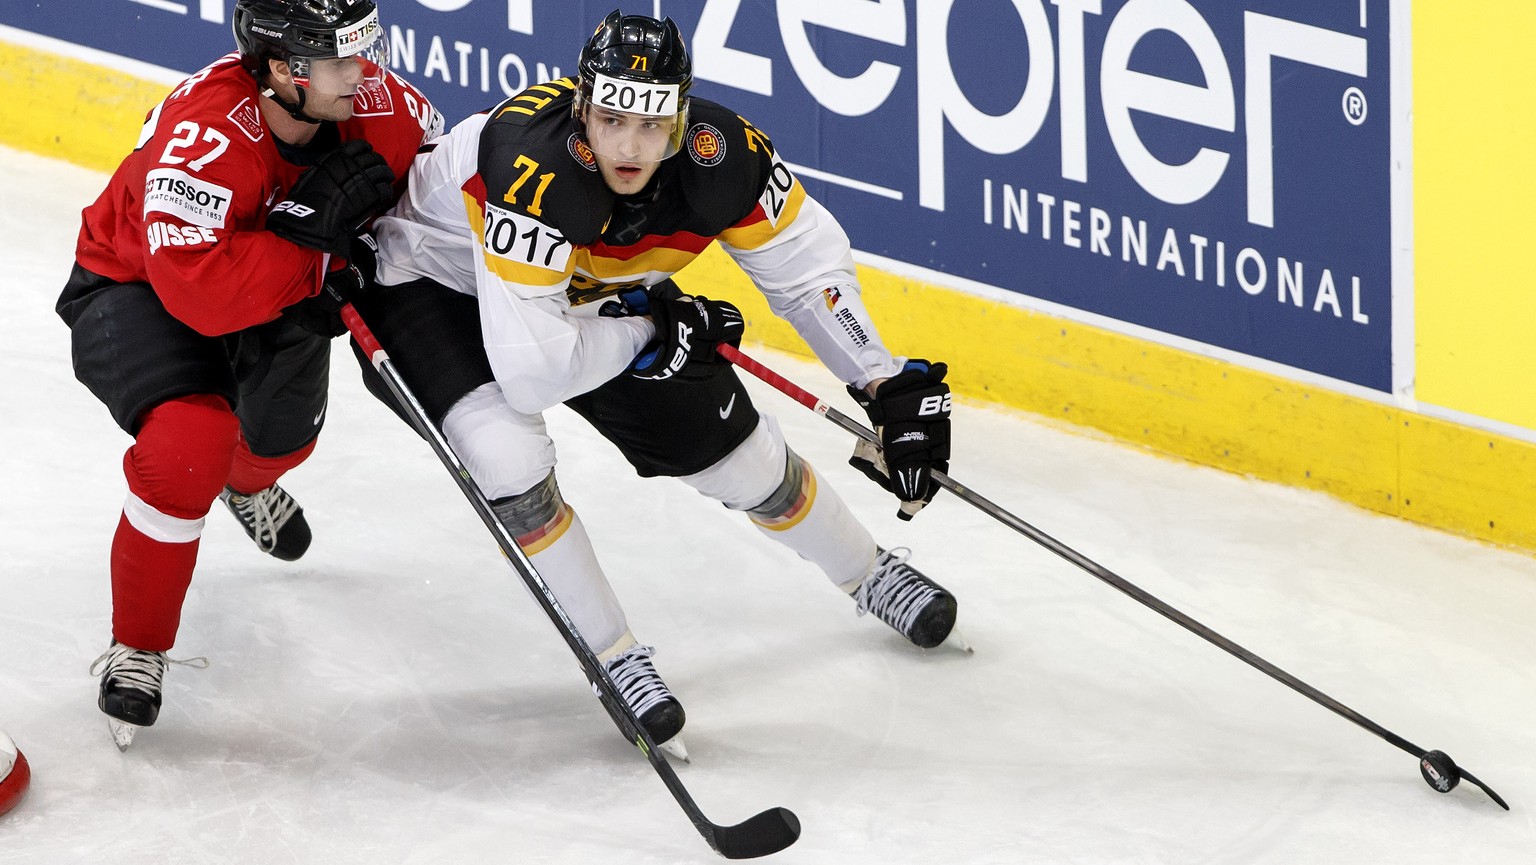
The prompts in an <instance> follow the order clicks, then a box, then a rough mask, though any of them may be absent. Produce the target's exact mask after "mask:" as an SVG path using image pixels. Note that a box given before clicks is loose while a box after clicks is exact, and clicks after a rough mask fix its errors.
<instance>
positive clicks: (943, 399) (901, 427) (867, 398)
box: [848, 358, 953, 520]
mask: <svg viewBox="0 0 1536 865" xmlns="http://www.w3.org/2000/svg"><path fill="white" fill-rule="evenodd" d="M948 371H949V368H948V367H946V366H945V365H944V364H942V363H929V362H928V361H926V360H920V359H917V358H913V359H911V360H908V361H907V363H906V366H904V367H903V368H902V370H901V372H899V373H897V374H896V375H894V376H892V377H891V378H888V379H886V380H885V381H883V382H881V383H880V385H879V386H878V387H876V388H875V393H874V395H873V396H871V395H870V394H868V393H867V392H865V391H863V390H860V389H859V388H855V387H850V388H848V393H849V394H850V395H851V396H852V397H853V398H854V400H855V401H857V402H858V404H859V405H860V406H862V407H863V408H864V411H865V412H866V413H867V414H868V415H869V420H870V423H872V424H873V425H874V427H875V433H876V435H878V436H879V437H880V445H879V447H876V446H875V445H874V444H873V443H871V442H867V441H863V440H860V441H859V442H858V443H856V444H855V445H854V448H853V456H852V457H851V458H849V460H848V464H849V465H851V466H853V467H854V468H856V469H858V470H859V471H861V472H863V473H864V474H865V475H866V476H867V477H868V478H869V479H870V480H872V481H874V482H875V483H877V484H879V485H880V486H881V487H883V488H885V489H886V490H889V491H890V492H892V493H894V494H895V495H896V497H897V498H898V499H901V509H900V511H898V512H897V514H896V516H898V517H900V518H901V519H904V520H910V519H912V517H914V516H916V515H917V512H918V511H920V510H922V509H923V508H924V507H925V506H926V505H927V504H928V502H930V501H932V500H933V496H934V493H937V492H938V491H939V485H938V484H937V483H935V482H934V480H933V470H934V469H937V470H939V471H941V472H944V471H948V470H949V413H950V408H951V405H952V399H953V398H952V396H951V394H950V392H949V385H947V384H945V383H944V375H945V373H947V372H948Z"/></svg>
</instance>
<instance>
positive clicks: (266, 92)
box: [261, 84, 320, 125]
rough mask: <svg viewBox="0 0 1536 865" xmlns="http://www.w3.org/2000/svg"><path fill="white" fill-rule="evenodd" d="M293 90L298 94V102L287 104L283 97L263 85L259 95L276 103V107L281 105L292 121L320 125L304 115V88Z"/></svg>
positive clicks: (317, 121)
mask: <svg viewBox="0 0 1536 865" xmlns="http://www.w3.org/2000/svg"><path fill="white" fill-rule="evenodd" d="M294 90H296V91H297V92H298V94H299V101H298V102H289V101H288V100H286V99H284V98H283V97H281V96H278V95H277V91H275V90H273V89H272V88H271V87H269V86H267V85H265V84H264V85H262V88H261V95H262V96H265V97H267V98H268V99H270V100H272V101H273V102H276V103H277V104H278V105H281V106H282V107H283V110H284V111H286V112H288V116H289V117H292V118H293V119H294V120H297V121H299V122H301V123H313V124H316V125H318V124H319V123H320V121H319V120H316V119H315V118H313V117H310V116H309V115H308V114H305V113H304V88H303V87H295V88H294Z"/></svg>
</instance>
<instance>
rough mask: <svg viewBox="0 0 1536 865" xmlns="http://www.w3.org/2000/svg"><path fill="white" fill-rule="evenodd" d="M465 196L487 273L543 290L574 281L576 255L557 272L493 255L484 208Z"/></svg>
mask: <svg viewBox="0 0 1536 865" xmlns="http://www.w3.org/2000/svg"><path fill="white" fill-rule="evenodd" d="M463 195H464V210H465V212H466V213H468V215H469V227H470V229H471V230H473V231H474V232H475V239H476V240H478V241H479V242H480V255H481V257H482V258H483V259H484V260H485V269H486V270H489V271H490V272H491V273H494V274H496V276H497V277H499V278H500V279H501V280H502V281H504V282H510V283H513V284H516V285H529V286H536V287H540V288H544V287H548V286H555V285H560V284H561V283H563V282H565V281H566V279H568V278H569V277H570V275H571V264H570V262H571V261H574V260H575V258H576V256H574V255H572V256H570V258H569V259H568V260H567V261H566V262H565V267H564V269H563V270H556V269H552V268H548V267H540V266H538V265H536V264H531V263H527V262H522V261H518V260H516V259H512V258H505V257H503V256H500V255H496V254H495V253H493V252H491V251H490V249H489V248H488V247H487V245H486V242H485V210H484V209H483V207H484V205H482V204H481V203H480V201H479V200H478V199H476V198H475V196H474V195H473V194H471V193H469V192H465V193H463Z"/></svg>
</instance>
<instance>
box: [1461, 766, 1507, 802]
mask: <svg viewBox="0 0 1536 865" xmlns="http://www.w3.org/2000/svg"><path fill="white" fill-rule="evenodd" d="M1457 768H1458V769H1461V767H1459V766H1458V767H1457ZM1461 777H1462V779H1463V780H1465V781H1471V782H1472V783H1473V784H1475V785H1477V787H1478V789H1480V790H1482V791H1483V792H1484V793H1487V794H1488V798H1489V799H1492V800H1493V801H1495V802H1497V803H1499V807H1500V808H1503V809H1504V810H1505V811H1508V810H1509V803H1508V802H1505V801H1504V797H1503V796H1500V795H1499V794H1497V793H1495V792H1493V788H1492V787H1490V786H1488V785H1487V784H1484V783H1483V782H1482V781H1479V780H1477V776H1476V775H1474V774H1472V773H1471V772H1468V771H1467V770H1466V769H1461Z"/></svg>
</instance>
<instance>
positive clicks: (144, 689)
mask: <svg viewBox="0 0 1536 865" xmlns="http://www.w3.org/2000/svg"><path fill="white" fill-rule="evenodd" d="M167 663H171V664H184V665H186V666H189V667H198V668H202V667H207V666H208V659H207V658H190V659H188V660H185V661H175V660H170V659H168V658H166V656H165V653H164V652H146V651H144V650H142V649H135V648H133V647H132V646H125V645H123V644H122V643H118V642H113V643H112V647H111V648H109V649H107V650H106V651H105V652H103V653H102V654H101V656H100V657H98V658H97V659H96V660H95V661H92V662H91V675H93V676H94V675H97V674H98V673H99V674H100V675H101V692H100V696H99V697H97V700H96V705H97V706H99V707H100V708H101V711H102V712H104V713H106V716H107V729H108V730H110V731H111V733H112V742H113V744H115V745H117V750H119V751H126V750H128V746H129V745H131V744H133V737H134V736H135V735H136V734H137V733H138V732H139V728H141V727H150V726H153V725H154V723H155V719H156V718H158V717H160V687H161V683H162V681H163V680H164V678H165V667H166V664H167Z"/></svg>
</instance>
